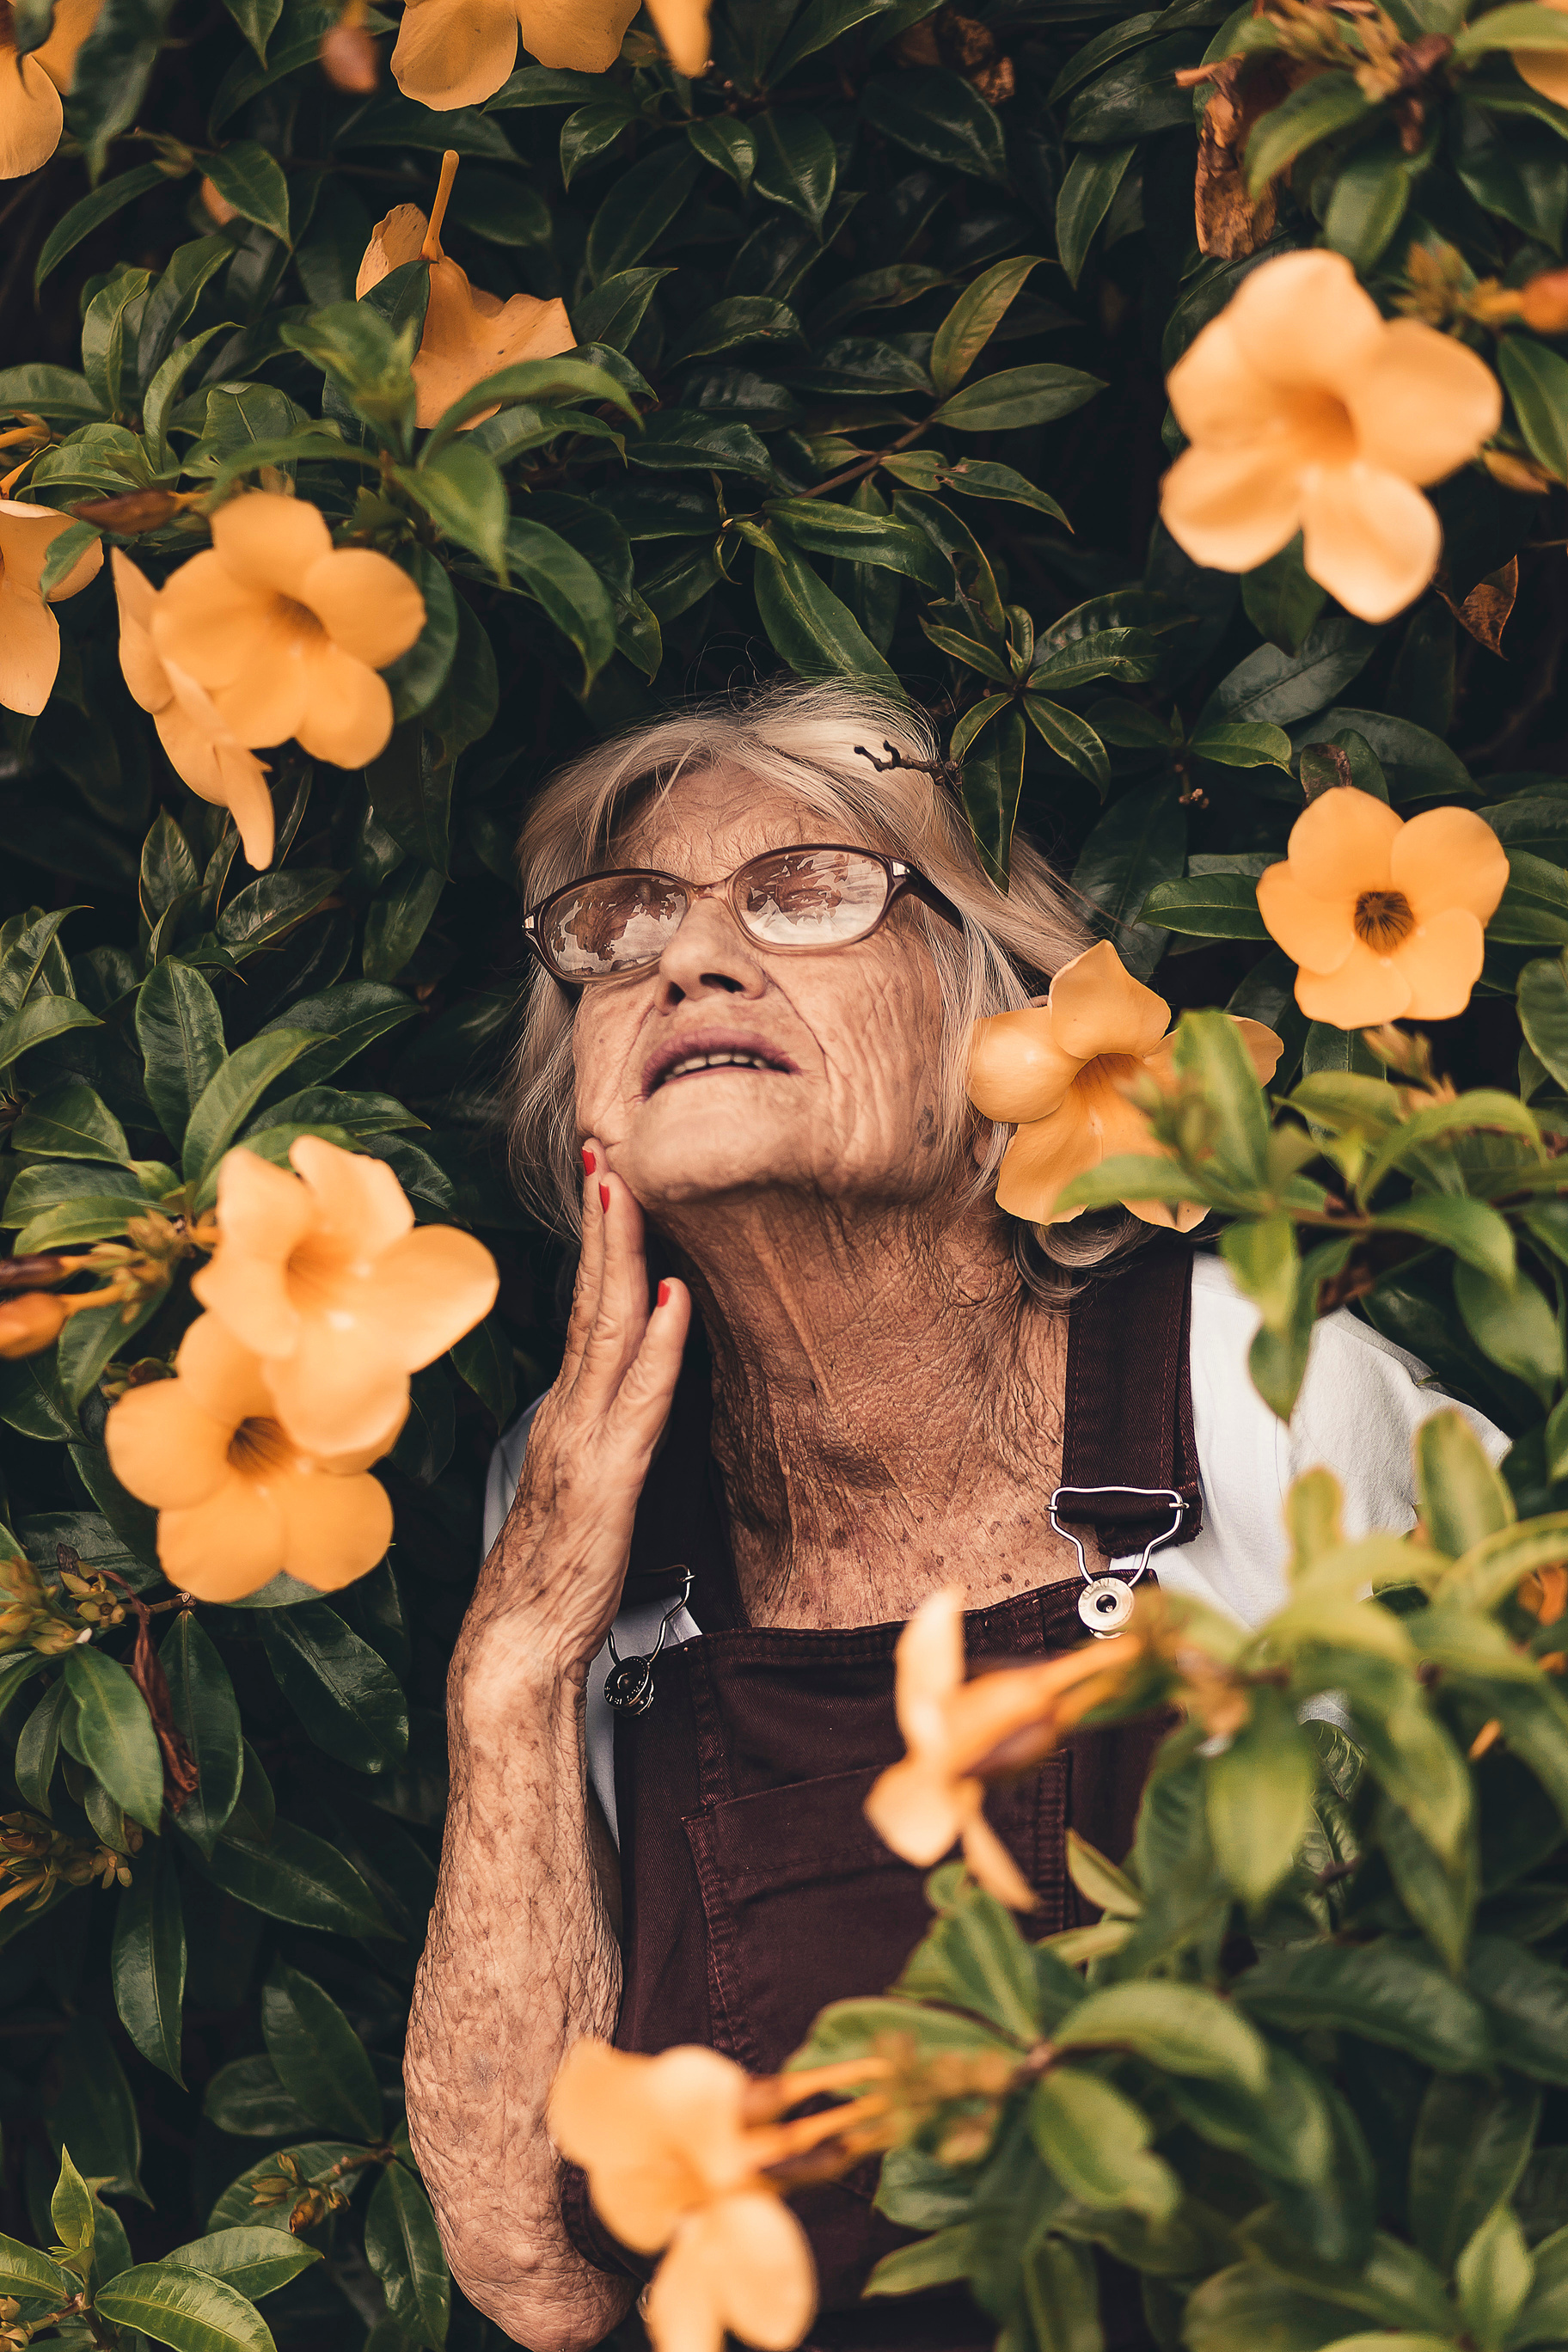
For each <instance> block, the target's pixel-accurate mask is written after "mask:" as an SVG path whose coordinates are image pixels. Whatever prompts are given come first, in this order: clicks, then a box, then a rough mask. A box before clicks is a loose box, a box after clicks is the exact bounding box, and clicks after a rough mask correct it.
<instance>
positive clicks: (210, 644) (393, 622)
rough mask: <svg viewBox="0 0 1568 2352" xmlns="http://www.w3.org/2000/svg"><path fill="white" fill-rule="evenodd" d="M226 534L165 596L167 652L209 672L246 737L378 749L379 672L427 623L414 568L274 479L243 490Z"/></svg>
mask: <svg viewBox="0 0 1568 2352" xmlns="http://www.w3.org/2000/svg"><path fill="white" fill-rule="evenodd" d="M212 534H213V543H212V545H211V547H210V548H205V549H204V550H203V551H202V552H201V554H199V555H193V556H192V557H191V559H190V561H189V562H186V563H182V564H181V566H180V568H179V570H178V571H177V572H173V573H172V574H171V575H170V577H169V579H168V581H167V582H166V583H165V584H164V587H163V593H161V595H160V596H159V598H158V602H157V607H156V610H155V611H154V613H153V617H152V621H151V623H150V634H151V636H152V640H153V648H154V650H155V651H156V653H157V655H158V657H159V659H160V660H161V661H162V662H163V664H164V665H165V666H166V667H167V669H168V670H169V672H170V674H171V675H173V674H174V672H175V671H181V672H183V673H184V675H185V676H186V677H190V678H193V679H194V680H195V683H196V685H197V686H198V687H200V688H202V689H203V691H204V692H205V694H206V695H207V696H208V698H210V700H211V703H212V707H213V709H215V710H216V713H217V717H218V719H219V722H220V723H221V725H222V726H223V727H225V728H226V730H227V731H228V733H229V734H230V735H231V736H232V737H233V738H234V740H235V741H236V742H237V743H243V744H245V745H247V746H248V747H249V748H250V749H251V750H256V749H258V747H259V746H261V745H262V744H266V743H283V742H287V740H289V737H290V736H292V737H293V738H294V740H296V742H298V743H299V744H300V748H301V749H302V750H303V751H309V752H310V755H311V757H312V758H314V759H318V760H328V761H331V763H332V765H333V766H334V767H339V768H360V767H363V765H364V763H365V761H367V760H374V759H375V758H376V757H377V756H378V754H379V753H381V752H382V751H384V750H385V748H386V740H387V737H388V736H389V735H390V734H391V732H392V696H391V693H390V691H389V690H388V688H387V685H386V681H385V679H384V678H382V677H378V676H377V674H376V673H377V672H378V671H379V670H383V669H384V668H385V667H387V665H388V663H390V662H395V660H396V659H397V657H398V656H399V655H400V654H405V653H406V652H407V651H408V648H409V646H411V645H412V644H413V643H414V640H415V639H416V637H417V636H418V635H419V632H420V631H421V629H422V628H423V627H424V626H425V599H424V598H423V596H421V594H420V593H419V591H418V589H417V588H416V586H415V584H414V583H413V581H412V580H410V578H409V577H408V574H407V573H406V572H402V571H400V570H399V569H398V567H397V565H396V564H395V563H394V562H392V560H391V558H390V556H385V555H377V554H376V553H375V551H374V549H372V548H368V547H336V548H335V547H334V546H333V545H332V539H331V532H330V531H329V530H328V529H327V526H326V523H325V521H324V520H323V519H322V516H321V512H320V509H317V508H316V507H313V506H311V505H310V503H309V501H308V500H307V499H288V498H282V497H279V495H277V494H276V493H275V492H273V491H270V490H247V491H244V492H242V493H241V495H240V496H239V497H238V498H236V499H230V500H229V501H228V503H227V505H226V506H222V507H220V508H219V509H218V510H217V512H216V514H215V515H214V517H213V519H212Z"/></svg>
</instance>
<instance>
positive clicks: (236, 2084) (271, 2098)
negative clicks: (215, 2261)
mask: <svg viewBox="0 0 1568 2352" xmlns="http://www.w3.org/2000/svg"><path fill="white" fill-rule="evenodd" d="M202 2113H203V2115H204V2116H205V2117H206V2119H207V2121H208V2122H209V2123H212V2124H216V2126H217V2127H218V2129H219V2131H223V2132H232V2133H233V2134H234V2135H235V2137H237V2138H240V2139H298V2138H299V2137H300V2134H301V2133H302V2132H306V2131H309V2129H310V2118H309V2117H308V2116H306V2114H305V2112H304V2110H303V2109H302V2108H301V2107H300V2105H298V2103H297V2102H296V2101H295V2100H293V2099H291V2098H290V2097H289V2094H288V2092H287V2091H286V2090H285V2089H284V2088H283V2085H282V2084H281V2083H280V2082H279V2078H278V2069H277V2067H276V2066H274V2064H273V2063H272V2061H271V2059H270V2058H268V2057H267V2056H265V2055H263V2056H261V2057H258V2058H231V2059H230V2060H229V2063H228V2064H227V2065H226V2066H220V2067H219V2068H218V2070H217V2073H216V2074H215V2075H214V2076H213V2078H212V2080H211V2082H210V2083H209V2084H207V2087H206V2095H205V2097H204V2099H203V2101H202ZM198 2267H200V2265H198Z"/></svg>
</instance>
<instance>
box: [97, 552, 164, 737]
mask: <svg viewBox="0 0 1568 2352" xmlns="http://www.w3.org/2000/svg"><path fill="white" fill-rule="evenodd" d="M109 561H110V571H111V572H112V574H113V579H114V598H115V602H116V604H118V605H119V607H120V667H121V670H122V672H123V673H124V677H125V683H126V685H127V686H128V687H129V688H130V689H131V694H132V700H133V701H136V702H139V703H140V704H141V706H142V709H143V710H162V709H163V705H164V704H165V703H166V702H168V701H169V700H171V698H173V695H174V688H173V687H172V686H171V685H170V684H169V679H168V674H167V672H166V671H165V669H164V667H163V662H162V661H161V660H160V658H159V656H158V653H157V649H156V647H155V646H153V638H152V627H153V613H154V612H155V611H156V610H157V604H158V592H157V590H156V589H155V588H154V587H153V583H152V582H151V581H150V580H149V579H148V577H147V575H146V573H145V572H142V571H141V570H139V569H138V567H137V566H136V565H135V564H134V563H132V561H131V558H130V557H129V556H128V555H127V554H126V553H125V551H124V550H123V549H122V548H119V547H117V548H115V549H114V550H113V551H111V553H110V559H109Z"/></svg>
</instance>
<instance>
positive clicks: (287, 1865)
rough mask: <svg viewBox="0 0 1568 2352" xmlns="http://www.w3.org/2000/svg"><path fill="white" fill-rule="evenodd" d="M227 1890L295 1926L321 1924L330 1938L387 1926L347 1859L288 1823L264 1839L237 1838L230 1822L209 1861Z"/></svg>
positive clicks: (278, 1825) (374, 1932)
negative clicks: (289, 1921)
mask: <svg viewBox="0 0 1568 2352" xmlns="http://www.w3.org/2000/svg"><path fill="white" fill-rule="evenodd" d="M207 1866H208V1869H209V1870H210V1872H211V1874H212V1876H213V1878H214V1879H215V1880H216V1883H217V1885H219V1886H221V1887H222V1888H223V1889H224V1891H225V1893H226V1894H228V1895H235V1896H236V1897H237V1899H238V1901H240V1902H241V1903H248V1904H250V1905H251V1906H253V1908H254V1909H256V1910H258V1911H264V1912H265V1913H266V1914H267V1915H268V1917H269V1918H272V1919H288V1920H291V1921H292V1922H293V1924H294V1925H295V1926H296V1927H321V1928H324V1929H325V1930H326V1932H327V1933H328V1934H329V1935H334V1936H384V1935H385V1934H387V1932H388V1929H387V1926H386V1922H385V1920H384V1918H383V1917H382V1916H381V1912H380V1910H379V1908H378V1906H377V1905H376V1901H375V1898H374V1895H372V1893H371V1891H370V1889H369V1887H368V1886H367V1885H365V1883H364V1881H363V1878H362V1877H361V1876H360V1874H359V1872H358V1871H357V1870H355V1869H354V1867H353V1864H352V1863H348V1862H345V1861H344V1860H343V1858H342V1855H341V1854H340V1853H338V1852H337V1850H336V1848H335V1847H333V1846H331V1845H329V1844H328V1843H326V1841H325V1839H324V1838H319V1837H312V1836H311V1834H310V1832H309V1831H308V1830H302V1829H299V1828H297V1827H296V1826H295V1824H294V1823H293V1822H285V1821H279V1822H276V1823H275V1825H274V1827H273V1830H272V1833H271V1835H270V1836H269V1837H268V1838H267V1839H266V1840H265V1841H262V1840H260V1839H258V1838H254V1837H250V1836H248V1835H246V1836H241V1835H239V1834H237V1832H236V1831H235V1829H234V1828H233V1826H232V1825H231V1826H230V1828H229V1829H228V1830H226V1832H225V1833H224V1835H223V1836H222V1837H220V1838H219V1840H218V1842H217V1843H216V1846H215V1847H214V1848H213V1851H212V1853H211V1856H210V1857H209V1860H208V1865H207Z"/></svg>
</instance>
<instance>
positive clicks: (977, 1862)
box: [963, 1812, 1040, 1911]
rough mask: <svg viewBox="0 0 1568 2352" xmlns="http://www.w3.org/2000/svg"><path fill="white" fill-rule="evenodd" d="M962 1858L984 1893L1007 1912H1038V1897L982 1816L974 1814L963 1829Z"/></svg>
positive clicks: (982, 1814) (978, 1813)
mask: <svg viewBox="0 0 1568 2352" xmlns="http://www.w3.org/2000/svg"><path fill="white" fill-rule="evenodd" d="M963 1859H964V1861H965V1862H966V1863H967V1864H969V1869H970V1874H971V1875H972V1876H973V1878H974V1879H975V1880H976V1882H977V1883H978V1884H979V1885H981V1886H983V1887H984V1889H985V1892H986V1894H987V1895H994V1896H995V1897H996V1900H997V1902H998V1903H1005V1905H1006V1906H1007V1908H1008V1909H1009V1910H1010V1911H1037V1910H1038V1908H1039V1905H1040V1898H1039V1896H1038V1895H1037V1894H1036V1892H1035V1890H1034V1888H1033V1887H1032V1886H1031V1885H1030V1884H1029V1882H1028V1880H1027V1879H1026V1877H1025V1876H1024V1874H1023V1872H1022V1871H1021V1870H1020V1869H1019V1867H1018V1865H1017V1864H1016V1862H1015V1861H1014V1859H1013V1857H1012V1855H1011V1854H1010V1853H1008V1851H1007V1849H1006V1847H1005V1845H1004V1844H1003V1843H1002V1841H1001V1839H1000V1838H999V1837H998V1836H997V1834H996V1832H995V1831H994V1829H993V1828H992V1826H991V1824H990V1822H988V1821H987V1820H986V1818H985V1816H984V1813H980V1812H977V1813H976V1814H975V1816H974V1818H973V1821H972V1822H970V1823H969V1824H968V1826H967V1827H966V1829H965V1830H964V1832H963Z"/></svg>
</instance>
